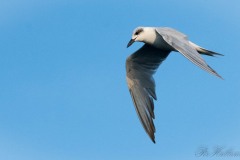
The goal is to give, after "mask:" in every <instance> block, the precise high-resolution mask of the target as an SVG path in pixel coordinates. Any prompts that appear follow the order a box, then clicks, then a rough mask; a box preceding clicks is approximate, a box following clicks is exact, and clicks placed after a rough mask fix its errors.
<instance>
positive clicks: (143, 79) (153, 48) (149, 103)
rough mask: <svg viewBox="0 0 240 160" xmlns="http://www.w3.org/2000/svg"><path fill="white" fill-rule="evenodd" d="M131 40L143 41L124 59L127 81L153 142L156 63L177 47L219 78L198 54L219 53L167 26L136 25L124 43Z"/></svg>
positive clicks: (180, 51)
mask: <svg viewBox="0 0 240 160" xmlns="http://www.w3.org/2000/svg"><path fill="white" fill-rule="evenodd" d="M134 42H144V43H145V44H144V45H143V46H142V47H141V48H140V49H138V50H137V51H136V52H134V53H133V54H132V55H130V56H129V57H128V58H127V60H126V72H127V84H128V88H129V91H130V94H131V97H132V100H133V103H134V106H135V109H136V112H137V114H138V117H139V119H140V121H141V123H142V125H143V128H144V129H145V131H146V132H147V134H148V135H149V137H150V138H151V140H152V141H153V142H154V143H155V136H154V133H155V126H154V123H153V119H154V118H155V116H154V102H153V99H154V100H157V96H156V93H155V81H154V79H153V74H154V73H155V72H156V70H157V68H158V67H159V65H160V64H161V63H162V62H163V61H164V60H165V59H166V58H167V56H168V55H169V53H170V52H171V51H176V52H179V53H181V54H182V55H183V56H184V57H186V58H187V59H188V60H190V61H191V62H192V63H194V64H195V65H197V66H199V67H201V68H202V69H204V70H206V71H207V72H209V73H211V74H213V75H215V76H217V77H219V78H221V79H222V77H221V76H220V75H219V74H218V73H217V72H216V71H214V70H213V69H212V68H211V67H210V66H209V65H208V64H207V63H206V62H205V60H204V59H203V58H202V56H201V54H203V55H208V56H215V55H222V54H219V53H216V52H213V51H210V50H207V49H204V48H202V47H200V46H198V45H196V44H195V43H193V42H191V41H189V40H188V37H187V36H186V35H185V34H183V33H181V32H179V31H176V30H174V29H172V28H167V27H137V28H136V29H135V30H134V31H133V35H132V38H131V40H130V41H129V43H128V45H127V47H129V46H131V45H132V44H133V43H134Z"/></svg>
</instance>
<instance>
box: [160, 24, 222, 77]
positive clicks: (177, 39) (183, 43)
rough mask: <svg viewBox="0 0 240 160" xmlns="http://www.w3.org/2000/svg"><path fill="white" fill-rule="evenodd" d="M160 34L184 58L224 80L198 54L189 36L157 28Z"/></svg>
mask: <svg viewBox="0 0 240 160" xmlns="http://www.w3.org/2000/svg"><path fill="white" fill-rule="evenodd" d="M156 31H157V33H158V34H160V35H161V36H162V37H163V39H164V40H165V41H166V42H167V43H168V44H169V45H170V46H172V47H173V48H174V49H176V50H177V51H179V52H180V53H181V54H182V55H183V56H185V57H186V58H187V59H189V60H190V61H191V62H193V63H194V64H196V65H197V66H199V67H201V68H202V69H204V70H206V71H207V72H209V73H211V74H213V75H215V76H217V77H219V78H222V77H221V76H220V75H219V74H218V73H217V72H216V71H215V70H213V69H212V68H211V67H210V66H209V65H208V64H207V63H206V62H205V61H204V59H203V58H202V57H201V55H200V54H199V53H198V52H197V50H196V49H195V48H194V47H193V46H192V45H191V43H189V41H188V39H187V36H186V35H184V34H182V33H180V32H178V31H176V30H174V29H171V28H156Z"/></svg>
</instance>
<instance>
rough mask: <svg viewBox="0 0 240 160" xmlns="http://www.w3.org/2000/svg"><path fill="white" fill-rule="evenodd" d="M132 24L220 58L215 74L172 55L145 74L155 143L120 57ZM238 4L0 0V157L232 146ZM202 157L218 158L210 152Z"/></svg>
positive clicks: (188, 155) (238, 132) (238, 98)
mask: <svg viewBox="0 0 240 160" xmlns="http://www.w3.org/2000/svg"><path fill="white" fill-rule="evenodd" d="M137 26H169V27H172V28H175V29H177V30H179V31H181V32H183V33H185V34H187V35H188V36H189V38H190V39H191V40H192V41H193V42H195V43H197V44H199V45H201V46H203V47H205V48H207V49H210V50H213V51H216V52H219V53H222V54H224V55H225V56H224V57H217V58H212V57H206V56H205V57H204V58H205V59H206V61H207V62H208V64H209V65H210V66H211V67H213V68H214V69H215V70H216V71H218V73H219V74H220V75H221V76H223V77H224V79H225V80H221V79H219V78H216V77H214V76H212V75H210V74H208V73H207V72H205V71H202V70H201V69H199V68H198V67H196V66H195V65H193V64H192V63H191V62H189V61H188V60H186V59H185V58H184V57H183V56H182V55H180V54H179V53H175V52H174V53H172V54H171V55H170V56H169V57H168V58H167V60H166V61H165V62H164V63H163V64H162V65H161V66H160V68H159V70H158V72H157V73H156V75H155V80H156V84H157V96H158V101H157V102H156V103H155V106H156V107H155V115H156V119H155V126H156V129H157V132H156V142H157V143H156V144H153V143H152V142H151V140H150V139H149V137H148V136H147V134H146V133H145V131H144V129H143V128H142V126H141V123H140V122H139V120H138V117H137V114H136V113H135V109H134V107H133V103H132V100H131V97H130V94H129V91H128V88H127V85H126V79H125V60H126V58H127V56H129V55H130V54H131V53H133V52H134V51H135V50H137V49H138V48H139V47H141V45H142V44H141V43H135V44H134V45H133V46H132V47H130V48H128V49H127V48H126V45H127V42H128V41H129V39H130V38H131V34H132V31H133V29H134V28H135V27H137ZM239 28H240V1H239V0H231V1H227V0H209V1H206V0H205V1H203V0H194V1H192V0H182V1H179V0H148V1H141V0H133V1H129V0H125V1H110V0H105V1H97V0H81V1H78V0H60V1H59V0H58V1H57V0H34V1H33V0H21V1H19V0H0V159H1V160H113V159H114V160H122V159H124V160H133V159H137V160H145V159H149V160H160V159H171V160H179V159H184V160H193V159H204V158H201V157H196V156H195V152H196V151H197V149H198V148H199V147H200V146H206V147H209V149H211V148H213V147H214V146H224V147H227V148H232V149H233V150H236V151H240V118H239V115H240V63H239V59H240V53H239V51H240V41H239V37H240V32H239ZM211 159H219V157H212V158H211Z"/></svg>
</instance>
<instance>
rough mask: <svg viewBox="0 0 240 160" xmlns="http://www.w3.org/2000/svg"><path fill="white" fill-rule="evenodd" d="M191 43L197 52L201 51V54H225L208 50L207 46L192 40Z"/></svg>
mask: <svg viewBox="0 0 240 160" xmlns="http://www.w3.org/2000/svg"><path fill="white" fill-rule="evenodd" d="M189 43H190V44H191V45H192V46H193V47H194V48H195V49H196V50H197V52H198V53H200V54H204V55H208V56H215V55H218V56H224V55H223V54H220V53H216V52H213V51H210V50H207V49H205V48H202V47H200V46H198V45H196V44H195V43H193V42H190V41H189Z"/></svg>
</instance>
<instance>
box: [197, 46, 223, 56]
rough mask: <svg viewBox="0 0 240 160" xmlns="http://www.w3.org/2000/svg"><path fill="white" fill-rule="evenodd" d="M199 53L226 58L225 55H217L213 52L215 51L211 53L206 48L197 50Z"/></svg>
mask: <svg viewBox="0 0 240 160" xmlns="http://www.w3.org/2000/svg"><path fill="white" fill-rule="evenodd" d="M197 51H198V53H200V54H204V55H208V56H215V55H218V56H224V55H223V54H220V53H216V52H213V51H209V50H207V49H204V48H202V47H198V48H197Z"/></svg>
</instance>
